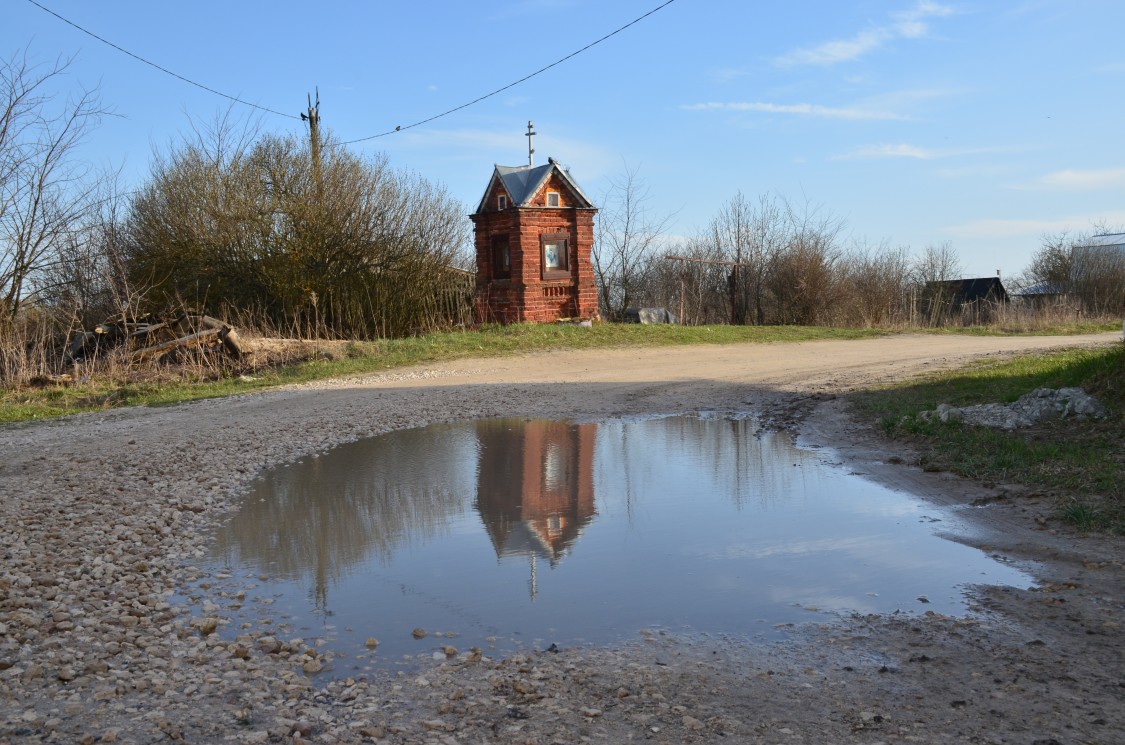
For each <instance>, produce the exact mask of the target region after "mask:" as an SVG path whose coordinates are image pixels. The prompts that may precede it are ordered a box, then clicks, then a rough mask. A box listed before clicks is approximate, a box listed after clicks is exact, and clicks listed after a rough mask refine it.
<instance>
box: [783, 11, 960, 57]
mask: <svg viewBox="0 0 1125 745" xmlns="http://www.w3.org/2000/svg"><path fill="white" fill-rule="evenodd" d="M950 15H953V9H952V8H951V7H949V6H947V5H939V4H938V3H935V2H929V0H921V1H920V2H919V3H918V4H917V5H915V6H914V7H913V8H912V9H910V10H906V11H902V12H900V13H895V14H894V15H892V16H891V19H890V22H889V23H887V24H885V25H882V26H876V27H875V28H871V29H867V30H865V31H860V32H859V33H857V34H855V35H854V36H852V37H850V38H847V39H836V40H833V41H827V42H824V43H823V44H818V45H817V46H814V47H808V48H806V49H797V50H795V51H792V52H790V53H788V54H785V55H782V56H781V57H778V58H777V59H776V60H775V62H776V63H777V64H779V65H782V66H786V67H788V66H792V65H835V64H839V63H841V62H850V61H852V60H855V59H859V58H860V57H862V56H863V55H865V54H867V53H869V52H873V51H875V50H877V49H879V48H881V47H883V46H884V45H885V44H887V43H888V42H891V41H894V40H895V39H921V38H923V37H925V36H928V35H929V33H930V25H929V23H928V22H927V21H928V19H931V18H943V17H946V16H950Z"/></svg>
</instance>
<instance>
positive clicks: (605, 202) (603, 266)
mask: <svg viewBox="0 0 1125 745" xmlns="http://www.w3.org/2000/svg"><path fill="white" fill-rule="evenodd" d="M638 173H639V169H638V168H630V167H629V166H628V164H625V166H624V168H623V170H622V173H621V175H620V176H618V177H617V178H615V179H613V180H611V181H610V186H609V189H608V190H607V192H606V194H605V196H604V197H603V198H602V204H601V209H600V215H599V216H598V222H597V238H596V240H595V242H594V251H593V262H594V275H595V277H596V278H597V282H598V292H599V295H600V301H601V307H602V311H603V312H604V313H605V314H606V315H607V316H608V317H609V318H615V319H620V318H621V317H622V316H623V315H624V314H625V309H626V308H628V307H630V305H632V304H633V302H634V300H635V298H636V296H637V295H638V294H639V293H640V292H641V290H642V287H643V286H644V283H643V282H642V275H643V272H644V269H645V268H646V267H647V265H648V263H649V259H650V258H651V257H652V256H653V255H654V253H655V251H656V250H657V248H658V247H659V246H660V244H661V241H662V239H663V234H664V231H665V229H666V228H667V227H668V223H669V222H671V220H672V217H673V215H664V216H657V215H654V214H653V213H652V211H651V210H650V208H649V202H650V201H651V198H652V197H651V194H650V192H649V189H648V186H647V185H646V184H645V182H644V180H643V179H642V178H640V176H639V175H638Z"/></svg>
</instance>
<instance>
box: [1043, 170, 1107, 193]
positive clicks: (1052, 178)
mask: <svg viewBox="0 0 1125 745" xmlns="http://www.w3.org/2000/svg"><path fill="white" fill-rule="evenodd" d="M1040 184H1042V185H1043V186H1045V187H1047V188H1050V189H1062V190H1066V191H1084V190H1087V189H1108V188H1112V187H1115V186H1125V168H1101V169H1093V170H1077V169H1066V170H1062V171H1055V172H1054V173H1049V174H1047V175H1046V176H1044V177H1043V178H1042V179H1040Z"/></svg>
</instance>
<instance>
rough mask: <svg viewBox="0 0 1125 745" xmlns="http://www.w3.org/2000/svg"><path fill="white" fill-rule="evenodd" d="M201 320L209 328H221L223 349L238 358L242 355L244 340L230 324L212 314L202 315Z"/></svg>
mask: <svg viewBox="0 0 1125 745" xmlns="http://www.w3.org/2000/svg"><path fill="white" fill-rule="evenodd" d="M199 322H200V323H201V324H202V325H204V326H206V327H207V328H209V329H219V340H220V341H222V342H223V349H225V350H227V353H228V354H229V355H230V356H231V357H234V358H235V359H238V358H239V357H241V356H242V340H241V339H239V338H238V332H237V331H235V330H234V329H233V328H232V327H231V326H230V325H228V324H225V323H223V322H222V321H220V320H219V319H218V318H212V317H211V316H200V317H199Z"/></svg>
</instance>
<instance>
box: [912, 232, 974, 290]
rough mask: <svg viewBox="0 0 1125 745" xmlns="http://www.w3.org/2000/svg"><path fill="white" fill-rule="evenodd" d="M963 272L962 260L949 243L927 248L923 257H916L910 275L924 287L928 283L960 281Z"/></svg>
mask: <svg viewBox="0 0 1125 745" xmlns="http://www.w3.org/2000/svg"><path fill="white" fill-rule="evenodd" d="M963 271H964V269H963V268H962V265H961V258H960V257H959V256H958V255H957V252H956V251H954V250H953V244H951V243H949V242H948V241H947V242H945V243H943V244H941V245H940V246H933V245H930V246H926V248H925V249H924V250H923V251H922V253H921V255H919V256H917V257H915V259H914V262H913V265H912V266H911V272H910V274H911V278H912V279H913V280H914V283H915V284H917V285H918V286H919V287H922V286H925V284H926V283H927V282H948V281H949V280H953V279H960V278H961V273H962V272H963Z"/></svg>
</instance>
